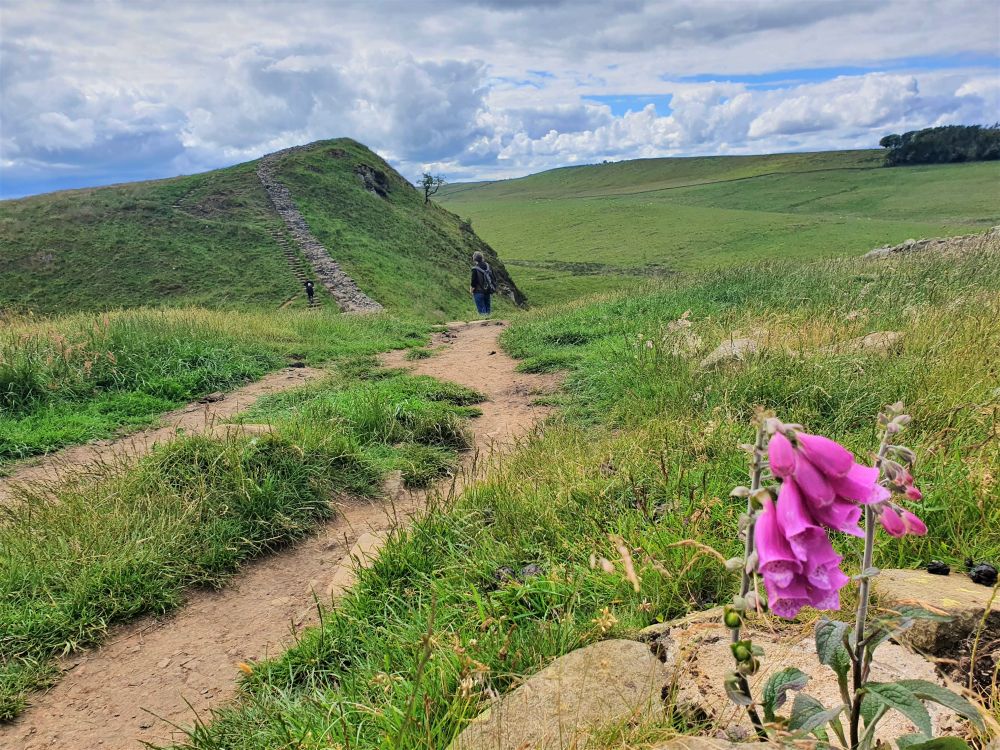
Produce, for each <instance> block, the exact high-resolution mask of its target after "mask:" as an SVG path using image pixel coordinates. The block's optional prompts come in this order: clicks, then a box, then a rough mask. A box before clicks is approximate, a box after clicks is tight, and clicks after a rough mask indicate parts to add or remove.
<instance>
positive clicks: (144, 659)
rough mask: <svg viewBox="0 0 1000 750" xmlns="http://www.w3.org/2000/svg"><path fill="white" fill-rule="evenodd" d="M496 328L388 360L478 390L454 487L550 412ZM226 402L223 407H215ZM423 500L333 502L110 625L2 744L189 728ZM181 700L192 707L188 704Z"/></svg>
mask: <svg viewBox="0 0 1000 750" xmlns="http://www.w3.org/2000/svg"><path fill="white" fill-rule="evenodd" d="M502 326H503V324H500V323H495V322H489V323H473V324H465V325H454V326H451V328H450V330H449V331H448V332H446V333H441V334H438V335H437V336H436V343H437V344H438V345H440V346H441V347H442V349H441V351H440V352H439V353H438V354H437V355H435V356H434V357H432V358H430V359H425V360H419V361H417V362H408V361H406V360H405V359H404V358H403V356H402V353H400V352H396V353H393V354H391V355H388V356H387V357H386V358H385V363H386V364H387V365H391V366H399V367H406V368H408V369H410V370H412V371H413V372H416V373H420V374H426V375H431V376H434V377H438V378H442V379H446V380H451V381H453V382H456V383H460V384H462V385H466V386H469V387H472V388H476V389H477V390H479V391H481V392H483V393H485V394H486V395H487V396H488V397H489V401H487V402H486V403H484V404H482V410H483V415H482V416H481V417H479V418H477V419H475V420H473V423H472V427H473V430H474V433H475V445H476V448H475V450H474V451H472V452H470V454H468V455H467V456H466V457H465V461H464V467H463V471H462V472H461V475H460V476H459V477H457V479H456V480H447V481H445V482H442V483H441V485H439V486H438V487H437V488H436V491H437V492H450V491H454V490H455V489H456V488H457V487H458V486H459V485H461V484H463V483H465V482H467V481H469V480H470V479H471V478H473V477H474V476H475V475H477V474H479V473H481V472H482V471H483V469H484V467H485V466H486V465H487V464H488V463H489V461H490V459H491V457H493V456H496V455H497V454H498V452H499V451H502V450H504V449H507V448H509V447H510V446H511V445H512V444H513V443H514V441H516V440H517V439H518V438H520V437H523V436H524V435H526V434H527V433H528V432H530V431H531V430H532V429H533V428H534V427H535V425H536V424H537V423H538V422H539V420H540V419H542V418H543V417H544V416H546V414H547V413H548V410H547V409H546V408H545V407H542V406H538V405H536V404H534V403H533V402H534V401H535V399H536V398H537V397H538V395H540V394H543V393H548V392H551V391H552V390H553V389H554V388H555V387H556V385H557V379H556V378H555V377H554V376H546V375H528V374H523V373H518V372H516V370H515V366H516V362H515V361H514V360H512V359H511V358H510V357H508V356H507V355H505V354H504V353H503V352H502V351H501V350H500V348H499V345H498V343H497V336H498V334H499V333H500V331H502V330H503V327H502ZM223 403H224V402H223ZM425 502H426V495H425V494H423V493H411V492H407V491H405V490H401V489H400V488H398V487H395V488H391V489H387V492H386V497H384V498H383V499H382V501H380V502H369V501H361V500H357V499H351V498H340V499H338V500H337V501H336V506H337V511H338V513H337V516H336V518H334V519H333V520H331V521H330V522H328V523H326V524H324V525H323V526H322V527H321V528H320V529H319V530H318V532H317V534H316V535H314V536H313V537H311V538H310V539H307V540H305V541H303V542H301V543H299V544H297V545H295V546H294V547H292V548H290V549H289V550H287V551H286V552H284V553H279V554H276V555H272V556H270V557H267V558H264V559H261V560H259V561H257V562H255V563H253V564H251V565H249V566H248V567H247V568H246V569H245V570H244V571H243V572H241V573H240V574H239V575H238V576H236V578H235V579H234V580H233V583H232V585H231V586H230V587H228V588H226V589H224V590H222V591H216V592H207V591H196V592H194V593H192V594H191V595H190V596H189V597H188V602H187V604H186V605H185V606H184V607H183V608H182V609H180V610H179V611H178V612H176V613H175V614H174V615H173V616H170V617H166V618H146V619H143V620H140V621H138V622H136V623H133V624H131V625H128V626H125V627H122V628H118V629H116V630H115V631H114V632H113V633H112V634H111V635H110V637H109V638H108V641H107V643H106V644H105V645H104V646H102V647H101V648H98V649H94V650H90V651H87V652H84V653H81V654H79V655H76V656H75V657H74V658H72V659H71V660H68V661H67V662H66V665H65V666H66V670H67V671H66V673H65V674H64V675H63V676H62V679H61V680H60V681H59V682H58V683H57V684H56V685H55V686H54V687H53V688H52V689H51V690H49V691H48V692H47V693H45V694H42V695H38V696H36V698H35V699H34V700H33V702H32V703H33V704H32V706H31V707H29V709H28V710H27V711H26V712H25V713H24V714H23V715H22V716H21V717H20V718H18V719H17V720H16V721H15V722H14V723H13V724H10V725H7V726H5V727H3V728H0V745H2V746H3V747H5V748H6V747H14V748H22V749H24V750H40V749H41V748H60V750H93V749H94V748H129V749H131V748H138V747H139V746H140V742H141V741H145V742H152V743H169V742H171V741H177V740H180V739H181V738H182V734H181V733H180V732H179V731H178V730H176V729H175V728H174V726H173V725H175V724H179V725H185V724H188V725H189V724H191V723H192V720H193V718H194V714H193V713H192V709H193V710H194V711H195V712H197V713H198V714H199V715H201V716H202V717H204V716H205V715H206V713H207V712H208V711H209V710H210V709H212V708H213V707H216V706H219V705H220V704H222V703H224V702H226V701H228V700H231V699H232V698H233V697H234V696H235V695H236V678H237V677H238V675H239V671H238V666H237V665H238V664H239V663H240V662H251V661H253V660H257V659H263V658H266V657H267V656H274V655H277V654H279V653H280V652H281V651H283V650H284V649H285V648H287V647H288V646H289V645H290V644H291V643H292V642H293V640H294V638H295V634H296V633H298V632H299V631H300V630H301V629H302V628H303V627H305V626H307V625H309V624H313V623H314V622H315V621H316V606H315V602H316V600H319V601H320V602H330V601H331V599H333V598H336V597H337V596H338V594H339V593H340V592H342V591H343V590H344V589H345V588H346V587H348V586H349V585H350V583H351V581H352V580H353V574H352V573H353V569H354V563H353V562H352V555H351V550H352V547H353V548H354V550H355V552H354V555H355V556H358V555H363V554H372V552H371V550H372V549H373V548H375V547H377V545H378V540H379V539H381V538H384V537H385V535H386V534H387V532H388V531H389V530H391V529H392V528H394V527H396V526H398V525H399V524H401V523H406V522H408V520H409V519H410V518H412V517H413V515H415V514H416V513H419V512H420V509H421V508H422V507H423V506H424V504H425ZM188 704H190V706H189V705H188Z"/></svg>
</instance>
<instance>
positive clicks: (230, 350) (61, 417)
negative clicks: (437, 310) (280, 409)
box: [0, 309, 424, 465]
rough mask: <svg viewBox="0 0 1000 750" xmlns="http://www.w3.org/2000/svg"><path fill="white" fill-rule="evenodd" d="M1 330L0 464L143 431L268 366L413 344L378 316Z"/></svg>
mask: <svg viewBox="0 0 1000 750" xmlns="http://www.w3.org/2000/svg"><path fill="white" fill-rule="evenodd" d="M9 322H10V325H9V326H8V327H7V328H6V329H5V330H4V331H3V332H2V333H0V465H2V464H3V462H4V461H9V460H11V459H16V458H24V457H27V456H31V455H36V454H38V453H44V452H47V451H50V450H53V449H55V448H58V447H61V446H63V445H68V444H72V443H78V442H84V441H86V440H89V439H93V438H96V437H106V436H108V435H110V434H112V433H113V431H114V430H116V429H118V428H120V427H126V426H137V425H141V424H148V423H150V422H151V421H153V420H154V419H155V417H156V415H157V414H159V413H160V412H162V411H165V410H167V409H170V408H172V407H174V406H177V405H180V404H182V403H185V402H186V401H188V400H190V399H192V398H194V397H196V396H199V395H203V394H205V393H208V392H211V391H215V390H223V389H228V388H231V387H234V386H237V385H241V384H243V383H246V382H249V381H251V380H253V379H256V378H259V377H261V376H262V375H263V374H264V373H266V372H268V371H271V370H275V369H278V368H280V367H282V366H284V365H285V364H287V362H288V361H289V358H290V357H293V358H294V359H295V360H296V361H305V362H309V363H318V362H323V361H326V360H330V359H333V358H337V357H344V356H356V355H363V354H372V353H377V352H381V351H386V350H388V349H392V348H398V347H405V346H411V345H414V344H417V343H422V342H423V341H424V336H423V327H422V326H420V325H419V324H413V323H405V322H402V321H398V320H395V319H393V318H390V317H388V316H380V317H376V318H366V319H364V320H362V319H359V318H357V317H355V316H343V315H338V314H333V313H326V314H323V313H304V312H295V311H277V312H263V313H241V312H215V311H208V310H201V309H183V310H160V311H153V310H132V311H127V312H117V313H110V314H103V315H85V314H79V315H73V316H67V317H62V318H54V319H41V320H35V319H33V318H31V317H22V318H17V319H13V320H11V321H9Z"/></svg>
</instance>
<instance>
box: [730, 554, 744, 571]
mask: <svg viewBox="0 0 1000 750" xmlns="http://www.w3.org/2000/svg"><path fill="white" fill-rule="evenodd" d="M726 570H728V571H729V572H730V573H739V572H740V571H741V570H743V559H742V558H740V557H730V558H729V559H728V560H726Z"/></svg>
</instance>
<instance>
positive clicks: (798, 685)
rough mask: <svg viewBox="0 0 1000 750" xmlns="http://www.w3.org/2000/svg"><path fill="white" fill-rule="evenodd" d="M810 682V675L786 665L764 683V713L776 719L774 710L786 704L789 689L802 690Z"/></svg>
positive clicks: (772, 719) (769, 717)
mask: <svg viewBox="0 0 1000 750" xmlns="http://www.w3.org/2000/svg"><path fill="white" fill-rule="evenodd" d="M807 682H809V675H807V674H806V673H805V672H803V671H802V670H801V669H796V668H795V667H785V668H784V669H782V670H781V671H780V672H775V673H774V674H773V675H771V678H770V679H769V680H768V681H767V684H766V685H764V696H763V702H764V715H765V717H766V718H767V720H768V721H774V712H775V711H776V710H777V709H779V708H781V707H782V706H783V705H785V701H786V700H787V699H788V691H789V690H801V689H802V688H804V687H805V686H806V683H807Z"/></svg>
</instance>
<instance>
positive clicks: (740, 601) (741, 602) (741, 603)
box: [733, 594, 747, 612]
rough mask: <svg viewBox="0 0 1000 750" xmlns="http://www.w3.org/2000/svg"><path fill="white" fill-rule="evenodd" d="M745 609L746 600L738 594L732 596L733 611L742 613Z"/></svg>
mask: <svg viewBox="0 0 1000 750" xmlns="http://www.w3.org/2000/svg"><path fill="white" fill-rule="evenodd" d="M746 608H747V600H746V599H744V598H743V597H742V596H740V595H739V594H733V609H735V610H736V611H737V612H742V611H743V610H745V609H746Z"/></svg>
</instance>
